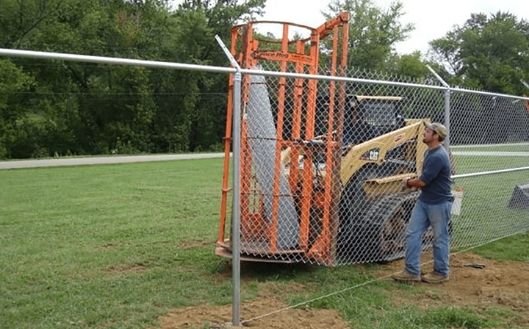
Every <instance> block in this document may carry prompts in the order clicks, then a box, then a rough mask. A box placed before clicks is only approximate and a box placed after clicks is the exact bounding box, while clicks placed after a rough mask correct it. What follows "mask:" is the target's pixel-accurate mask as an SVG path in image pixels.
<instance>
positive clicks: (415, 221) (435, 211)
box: [406, 200, 452, 275]
mask: <svg viewBox="0 0 529 329" xmlns="http://www.w3.org/2000/svg"><path fill="white" fill-rule="evenodd" d="M451 209H452V202H450V201H447V202H442V203H439V204H428V203H424V202H422V201H421V200H417V203H416V204H415V207H414V208H413V212H412V213H411V218H410V222H409V223H408V228H407V230H406V271H408V272H409V273H410V274H413V275H420V274H421V265H420V261H421V259H420V258H421V250H422V235H423V233H424V232H425V231H426V230H427V229H428V227H429V226H432V229H433V234H434V241H433V260H434V271H436V272H437V273H439V274H442V275H448V272H449V265H448V257H449V254H450V234H449V232H448V223H449V221H450V211H451Z"/></svg>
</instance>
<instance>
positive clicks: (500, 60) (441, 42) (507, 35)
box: [431, 12, 529, 95]
mask: <svg viewBox="0 0 529 329" xmlns="http://www.w3.org/2000/svg"><path fill="white" fill-rule="evenodd" d="M528 30H529V23H528V22H527V21H525V20H524V19H518V18H517V17H516V16H514V15H513V14H510V13H504V12H498V13H496V14H492V15H490V16H487V15H485V14H472V15H471V17H470V19H468V20H467V21H466V22H465V24H464V25H463V26H456V27H454V29H452V30H451V31H449V32H448V33H447V34H446V35H445V37H443V38H440V39H436V40H433V41H432V42H431V46H432V48H433V51H434V54H435V56H436V58H437V59H438V60H440V61H442V62H444V63H446V64H447V65H448V67H449V69H450V70H451V71H452V73H453V78H452V79H451V82H452V83H453V84H460V85H464V86H466V87H471V88H479V89H485V90H489V91H496V92H502V93H509V94H518V95H520V94H523V93H524V92H526V91H524V87H523V85H521V83H520V79H525V80H527V79H528V77H529V52H528V51H527V49H529V34H527V31H528Z"/></svg>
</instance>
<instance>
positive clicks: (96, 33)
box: [0, 0, 265, 158]
mask: <svg viewBox="0 0 529 329" xmlns="http://www.w3.org/2000/svg"><path fill="white" fill-rule="evenodd" d="M264 2H265V1H264V0H251V1H240V0H229V1H223V0H219V1H209V0H208V1H205V0H204V1H184V2H183V3H181V4H180V5H179V6H178V8H176V9H171V8H170V7H169V3H168V2H167V1H165V0H155V1H126V0H113V1H104V0H97V1H81V0H60V1H59V0H21V1H17V0H5V1H1V2H0V47H2V48H22V49H31V50H42V51H54V52H65V53H77V54H87V55H98V56H111V57H125V58H141V59H153V60H160V61H170V62H181V63H196V64H209V65H222V66H227V65H228V63H227V60H226V57H225V55H224V54H223V53H222V51H221V50H220V48H219V47H218V45H217V44H216V42H215V39H214V36H215V34H218V35H220V37H221V38H223V39H224V40H227V39H228V38H229V36H230V34H229V30H230V27H231V26H232V25H233V24H234V23H235V22H236V21H238V20H241V19H248V18H250V17H253V16H255V15H257V14H259V13H260V12H261V10H262V7H263V5H264ZM6 63H7V64H6ZM226 88H227V77H226V76H225V75H220V74H219V75H212V74H204V73H202V72H189V71H175V70H164V69H146V68H137V67H127V66H108V65H95V64H84V63H75V62H62V61H44V60H34V59H31V60H30V59H20V58H16V59H12V60H10V61H5V60H2V61H0V111H1V112H0V128H1V130H0V158H27V157H36V156H55V155H70V154H100V153H137V152H182V151H195V150H207V149H212V148H215V147H217V145H218V144H219V143H220V142H221V141H222V137H223V134H224V122H225V107H226V99H225V93H226Z"/></svg>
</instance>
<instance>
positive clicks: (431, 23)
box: [260, 0, 529, 54]
mask: <svg viewBox="0 0 529 329" xmlns="http://www.w3.org/2000/svg"><path fill="white" fill-rule="evenodd" d="M372 1H373V2H374V3H375V4H376V5H377V6H379V7H380V8H382V9H386V8H387V7H388V6H389V4H390V3H391V2H392V1H391V0H372ZM329 2H330V1H329V0H267V1H266V3H267V5H266V7H265V11H266V13H265V16H264V17H263V18H260V19H266V20H276V21H288V22H293V23H298V24H303V25H308V26H311V27H317V26H319V25H321V24H322V23H323V22H324V18H323V16H322V15H321V11H322V10H326V9H327V5H328V3H329ZM401 2H402V3H403V5H404V12H405V15H404V16H403V17H402V19H401V22H402V23H413V24H414V25H415V30H414V31H413V32H411V33H410V36H409V38H408V40H406V41H404V42H401V43H399V44H397V47H396V48H397V52H399V53H401V54H405V53H410V52H413V51H414V50H420V51H421V52H423V54H424V53H426V51H427V50H428V42H429V41H431V40H433V39H436V38H440V37H442V36H444V35H445V34H446V32H448V31H449V30H450V29H452V27H453V26H454V25H463V24H464V23H465V21H466V20H467V19H468V18H470V14H471V13H478V12H481V13H486V14H490V13H496V12H497V11H499V10H501V11H508V12H510V13H512V14H514V15H516V16H517V17H518V18H524V19H526V20H529V0H442V1H432V0H401Z"/></svg>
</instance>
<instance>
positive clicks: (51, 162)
mask: <svg viewBox="0 0 529 329" xmlns="http://www.w3.org/2000/svg"><path fill="white" fill-rule="evenodd" d="M453 154H454V155H462V156H465V155H466V156H495V157H498V156H501V157H529V152H479V151H477V152H476V151H454V152H453ZM223 156H224V153H187V154H157V155H123V156H105V157H86V158H65V159H42V160H13V161H3V162H2V161H0V169H17V168H39V167H63V166H82V165H95V164H116V163H137V162H153V161H172V160H190V159H211V158H222V157H223Z"/></svg>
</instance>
